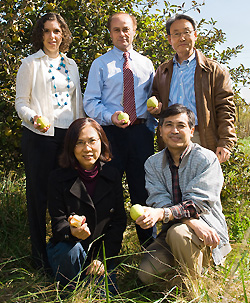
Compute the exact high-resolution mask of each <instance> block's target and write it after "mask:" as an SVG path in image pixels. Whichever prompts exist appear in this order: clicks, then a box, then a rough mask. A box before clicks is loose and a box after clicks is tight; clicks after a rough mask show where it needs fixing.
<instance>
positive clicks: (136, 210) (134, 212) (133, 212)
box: [130, 204, 144, 221]
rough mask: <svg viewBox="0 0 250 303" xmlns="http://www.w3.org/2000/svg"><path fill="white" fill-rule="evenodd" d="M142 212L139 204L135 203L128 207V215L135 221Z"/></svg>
mask: <svg viewBox="0 0 250 303" xmlns="http://www.w3.org/2000/svg"><path fill="white" fill-rule="evenodd" d="M143 214H144V208H143V206H141V205H140V204H135V205H133V206H132V207H131V208H130V217H131V218H132V219H133V220H135V221H136V220H137V219H138V218H139V217H140V216H142V215H143Z"/></svg>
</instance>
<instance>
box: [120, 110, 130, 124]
mask: <svg viewBox="0 0 250 303" xmlns="http://www.w3.org/2000/svg"><path fill="white" fill-rule="evenodd" d="M118 120H119V121H121V120H124V123H128V121H129V115H128V114H127V113H124V112H121V113H120V114H119V115H118Z"/></svg>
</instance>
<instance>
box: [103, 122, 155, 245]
mask: <svg viewBox="0 0 250 303" xmlns="http://www.w3.org/2000/svg"><path fill="white" fill-rule="evenodd" d="M103 129H104V131H105V133H106V135H107V137H108V140H109V142H110V144H111V151H112V154H113V159H112V161H111V162H110V165H113V166H115V167H116V168H117V169H118V170H119V171H120V174H121V178H122V176H123V174H124V172H125V173H126V178H127V182H128V187H129V193H130V198H131V203H132V204H133V205H134V204H141V205H146V199H147V197H148V194H147V191H146V189H145V171H144V163H145V161H146V160H147V158H148V157H149V156H151V155H152V154H153V153H154V134H153V133H152V132H151V131H150V130H149V129H148V127H147V126H146V124H139V125H132V126H129V127H127V128H125V129H122V128H119V127H116V126H113V125H112V126H103ZM136 230H137V235H138V238H139V241H140V244H144V243H146V242H147V241H148V243H150V242H151V241H152V240H149V239H150V238H151V237H152V233H153V228H150V229H142V228H141V227H140V226H138V225H136Z"/></svg>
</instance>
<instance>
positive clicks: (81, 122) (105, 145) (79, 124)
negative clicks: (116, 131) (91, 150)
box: [59, 118, 112, 169]
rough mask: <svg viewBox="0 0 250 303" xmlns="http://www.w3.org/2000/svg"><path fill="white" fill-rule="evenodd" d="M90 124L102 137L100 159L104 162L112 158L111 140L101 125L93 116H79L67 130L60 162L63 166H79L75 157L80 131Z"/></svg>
mask: <svg viewBox="0 0 250 303" xmlns="http://www.w3.org/2000/svg"><path fill="white" fill-rule="evenodd" d="M88 125H90V126H92V127H93V128H94V129H95V130H96V131H97V133H98V135H99V137H100V139H101V155H100V160H101V161H103V162H108V161H110V160H111V157H112V154H111V151H110V148H109V141H108V139H107V136H106V134H105V132H104V130H103V128H102V127H101V125H100V124H99V123H97V122H96V121H95V120H94V119H91V118H79V119H77V120H75V121H74V122H72V123H71V125H70V127H69V129H68V130H67V133H66V136H65V139H64V147H63V152H62V154H61V156H60V158H59V164H60V166H61V167H64V168H68V167H71V168H74V169H75V168H76V167H77V165H78V161H77V159H76V157H75V153H74V149H75V146H76V142H77V140H78V138H79V135H80V132H81V131H82V129H84V128H85V127H86V126H88Z"/></svg>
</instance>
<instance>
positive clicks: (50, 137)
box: [15, 13, 83, 268]
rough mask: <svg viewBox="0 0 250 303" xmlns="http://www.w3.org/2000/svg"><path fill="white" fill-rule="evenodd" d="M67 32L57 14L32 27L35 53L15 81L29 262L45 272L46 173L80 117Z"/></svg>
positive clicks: (79, 97)
mask: <svg viewBox="0 0 250 303" xmlns="http://www.w3.org/2000/svg"><path fill="white" fill-rule="evenodd" d="M71 40H72V38H71V33H70V30H69V28H68V26H67V24H66V22H65V21H64V19H63V18H62V17H61V16H60V15H58V14H55V13H48V14H45V15H44V16H42V17H41V18H40V19H39V20H38V21H37V23H36V25H35V27H34V30H33V35H32V41H33V47H34V49H35V50H36V53H34V54H32V55H30V56H28V57H27V58H25V59H23V60H22V64H21V66H20V68H19V70H18V73H17V79H16V102H15V106H16V110H17V113H18V115H19V117H20V118H21V119H22V121H23V122H22V124H23V135H22V153H23V161H24V165H25V173H26V198H27V208H28V219H29V226H30V238H31V246H32V257H33V260H34V262H35V264H34V265H35V267H38V268H41V267H44V268H47V267H48V260H47V255H46V210H47V187H48V177H49V174H50V172H51V171H52V170H53V169H55V168H56V167H57V166H58V155H59V153H60V152H61V150H62V145H63V140H64V136H65V133H66V130H67V129H68V127H69V125H70V124H71V123H72V121H74V120H75V119H77V118H79V117H82V116H83V109H82V94H81V88H80V78H79V72H78V68H77V65H76V63H75V61H74V60H73V59H70V58H68V57H67V56H66V55H65V53H64V52H66V51H67V50H68V48H69V45H70V43H71Z"/></svg>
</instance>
